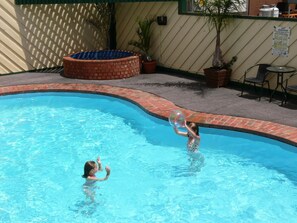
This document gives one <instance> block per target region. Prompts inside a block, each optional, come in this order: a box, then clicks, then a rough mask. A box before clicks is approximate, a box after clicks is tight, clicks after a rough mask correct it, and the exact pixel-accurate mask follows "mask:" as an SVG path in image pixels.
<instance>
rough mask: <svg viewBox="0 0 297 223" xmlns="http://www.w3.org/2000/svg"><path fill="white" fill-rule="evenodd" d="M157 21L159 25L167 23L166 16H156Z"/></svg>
mask: <svg viewBox="0 0 297 223" xmlns="http://www.w3.org/2000/svg"><path fill="white" fill-rule="evenodd" d="M157 23H158V25H160V26H165V25H167V16H165V15H162V16H157Z"/></svg>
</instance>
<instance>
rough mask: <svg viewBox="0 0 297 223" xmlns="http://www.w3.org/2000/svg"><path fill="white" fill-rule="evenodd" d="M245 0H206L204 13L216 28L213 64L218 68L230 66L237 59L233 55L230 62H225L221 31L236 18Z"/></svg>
mask: <svg viewBox="0 0 297 223" xmlns="http://www.w3.org/2000/svg"><path fill="white" fill-rule="evenodd" d="M244 2H246V1H245V0H204V4H203V13H204V15H205V16H206V17H205V18H206V20H207V22H208V23H209V25H210V27H211V28H212V27H214V28H215V30H216V45H215V51H214V54H213V60H212V66H213V67H214V68H217V69H221V68H228V67H230V66H231V65H232V64H233V63H234V62H235V61H236V57H233V58H232V59H231V61H230V62H228V63H225V61H224V59H223V56H222V51H221V32H222V31H223V30H224V28H226V27H227V26H228V25H229V24H230V23H231V22H232V21H233V19H234V16H235V15H237V14H238V12H240V10H241V9H242V8H243V6H244Z"/></svg>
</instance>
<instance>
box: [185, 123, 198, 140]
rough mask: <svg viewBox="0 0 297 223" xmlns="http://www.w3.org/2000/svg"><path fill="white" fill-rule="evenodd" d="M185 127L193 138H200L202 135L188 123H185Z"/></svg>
mask: <svg viewBox="0 0 297 223" xmlns="http://www.w3.org/2000/svg"><path fill="white" fill-rule="evenodd" d="M185 127H186V129H187V130H188V133H190V135H191V136H192V137H193V138H196V139H200V136H199V135H197V134H196V133H195V132H194V131H193V130H192V129H191V128H190V127H189V126H188V125H187V124H185Z"/></svg>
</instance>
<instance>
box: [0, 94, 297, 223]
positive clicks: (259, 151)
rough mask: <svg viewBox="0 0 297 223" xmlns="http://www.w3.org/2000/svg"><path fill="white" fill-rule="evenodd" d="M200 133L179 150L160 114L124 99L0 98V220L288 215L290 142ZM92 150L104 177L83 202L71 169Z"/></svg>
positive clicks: (296, 183) (293, 217)
mask: <svg viewBox="0 0 297 223" xmlns="http://www.w3.org/2000/svg"><path fill="white" fill-rule="evenodd" d="M200 133H201V138H202V141H201V145H200V153H199V154H189V153H188V152H187V150H186V138H184V137H181V136H178V135H175V134H174V132H173V130H172V127H171V126H170V125H169V124H168V122H166V121H163V120H159V119H157V118H154V117H151V116H149V115H148V114H146V113H145V112H144V111H142V110H141V109H139V108H138V107H137V106H135V105H133V104H131V103H130V102H127V101H123V100H119V99H115V98H112V97H107V96H99V95H90V94H79V93H34V94H33V93H30V94H20V95H9V96H2V97H0V222H5V223H6V222H13V223H18V222H20V223H23V222H92V223H93V222H104V223H107V222H127V223H134V222H137V223H138V222H166V223H167V222H170V223H171V222H182V223H184V222H203V223H208V222H209V223H214V222H215V223H216V222H220V223H221V222H230V223H234V222H236V223H238V222H244V223H247V222H253V223H255V222H257V223H258V222H269V223H273V222H275V223H280V222H290V223H294V222H297V165H296V164H297V150H296V148H295V147H293V146H290V145H287V144H284V143H281V142H278V141H274V140H271V139H267V138H263V137H258V136H255V135H251V134H245V133H239V132H235V131H227V130H218V129H211V128H201V129H200ZM98 155H100V156H101V160H102V162H103V165H109V166H110V167H111V176H110V178H109V179H108V180H107V181H104V182H98V183H97V184H96V186H94V187H93V188H90V190H91V194H92V196H93V198H94V202H92V200H91V199H90V198H89V197H87V196H86V194H85V191H84V189H83V184H84V182H85V180H84V179H83V178H82V177H81V175H82V174H83V165H84V163H85V161H87V160H95V159H96V157H97V156H98ZM104 175H105V174H104V173H100V174H99V175H98V176H101V177H103V176H104Z"/></svg>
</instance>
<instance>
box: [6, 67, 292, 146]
mask: <svg viewBox="0 0 297 223" xmlns="http://www.w3.org/2000/svg"><path fill="white" fill-rule="evenodd" d="M35 91H79V92H90V93H98V94H106V95H112V96H116V97H120V98H124V99H128V100H130V101H133V102H134V103H136V104H138V105H139V106H141V107H142V108H143V109H144V110H146V111H147V112H148V113H150V114H152V115H155V116H157V117H160V118H163V119H167V117H168V116H169V114H170V112H171V111H172V110H175V109H179V110H181V111H183V112H184V113H185V115H186V116H187V120H188V121H194V122H197V123H199V124H200V125H201V126H206V127H217V128H224V129H231V130H237V131H244V132H251V133H254V134H257V135H262V136H267V137H270V138H274V139H278V140H280V141H283V142H286V143H289V144H292V145H294V146H297V118H296V117H297V106H296V105H294V104H292V105H291V104H289V105H288V106H284V107H282V106H280V101H279V100H273V101H272V103H269V99H268V98H265V97H263V98H262V100H261V101H258V100H257V99H256V98H253V97H250V95H247V96H248V97H239V94H240V91H239V90H236V89H231V88H215V89H212V88H207V87H205V85H204V82H201V81H199V80H195V79H193V78H187V77H182V76H178V75H172V74H162V73H156V74H141V75H138V76H135V77H131V78H128V79H121V80H107V81H100V80H96V81H94V80H78V79H68V78H64V77H62V76H61V75H60V74H59V73H30V72H28V73H20V74H14V75H5V76H0V95H3V94H11V93H21V92H35Z"/></svg>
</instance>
